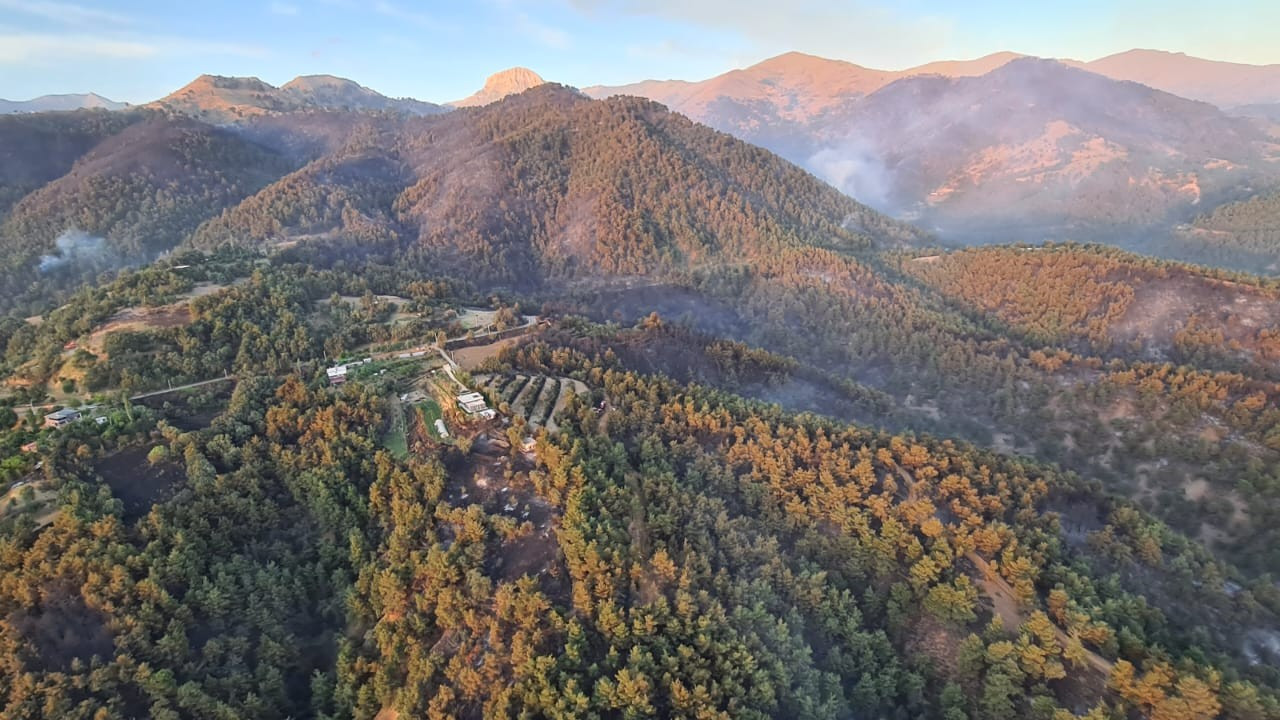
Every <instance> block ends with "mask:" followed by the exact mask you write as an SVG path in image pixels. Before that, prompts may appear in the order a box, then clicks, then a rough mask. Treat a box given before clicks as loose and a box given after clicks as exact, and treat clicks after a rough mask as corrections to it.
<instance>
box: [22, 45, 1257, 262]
mask: <svg viewBox="0 0 1280 720" xmlns="http://www.w3.org/2000/svg"><path fill="white" fill-rule="evenodd" d="M544 83H545V81H544V80H543V78H542V77H540V76H539V75H538V74H537V73H535V72H533V71H532V70H529V69H527V68H511V69H509V70H505V71H502V72H499V73H496V74H494V75H492V76H490V77H489V78H488V79H487V80H486V82H485V84H484V87H483V88H481V89H480V90H479V91H477V92H476V93H474V94H472V95H470V96H468V97H466V98H463V99H461V100H457V101H453V102H450V103H447V104H441V105H438V104H434V103H428V102H423V101H419V100H414V99H408V98H402V99H395V98H389V97H386V96H384V95H381V94H379V93H377V92H375V91H373V90H370V89H369V88H366V87H363V86H361V85H359V84H357V83H355V82H352V81H350V80H346V79H343V78H338V77H333V76H329V75H313V76H304V77H299V78H296V79H294V80H292V81H290V82H288V83H286V84H284V85H282V86H280V87H275V86H273V85H270V84H268V83H266V82H264V81H262V80H259V79H257V78H253V77H243V78H242V77H221V76H213V75H203V76H200V77H199V78H197V79H195V80H194V81H193V82H191V83H190V84H188V85H186V86H185V87H183V88H181V89H179V90H178V91H176V92H174V93H172V94H170V95H168V96H166V97H164V98H161V99H160V100H157V101H154V102H152V103H148V104H146V105H144V106H141V107H142V108H143V109H144V110H147V109H150V110H160V111H162V112H164V113H166V114H168V115H170V116H173V117H188V118H193V119H196V120H200V121H202V122H205V123H210V124H213V125H238V126H240V127H241V133H242V135H246V136H247V134H254V135H255V137H259V138H265V140H266V141H267V142H268V143H270V142H275V141H280V142H284V143H286V144H288V145H289V146H290V148H291V149H289V150H288V152H290V153H293V154H294V155H295V156H299V157H300V156H311V155H312V154H314V153H315V152H318V151H319V149H320V148H321V147H322V146H323V148H324V150H325V151H332V150H334V149H335V148H334V147H332V146H331V144H330V143H331V142H332V138H333V137H335V136H334V135H332V133H328V131H325V132H319V134H317V135H314V136H311V135H306V134H300V133H298V132H295V127H294V126H295V125H296V124H297V121H296V120H294V119H291V118H293V116H294V115H296V114H297V113H300V112H313V111H327V112H330V113H333V112H336V111H357V112H363V111H373V112H391V113H395V114H401V115H408V116H420V115H433V114H438V113H444V112H448V111H449V110H451V109H453V108H467V107H476V106H483V105H487V104H490V103H493V102H495V101H498V100H500V99H502V98H504V97H507V96H509V95H512V94H516V93H520V92H524V91H527V90H529V89H531V88H535V87H538V86H540V85H543V84H544ZM584 92H585V93H586V94H587V95H589V96H591V97H595V98H605V97H609V96H613V95H636V96H641V97H645V98H649V99H652V100H655V101H657V102H659V103H662V104H664V105H666V106H668V107H669V108H670V109H672V110H674V111H676V112H679V113H681V114H683V115H686V116H688V117H690V118H691V119H693V120H696V121H698V122H701V123H704V124H706V125H709V126H711V127H713V128H715V129H718V130H721V131H724V132H727V133H730V134H732V135H734V136H736V137H739V138H741V139H744V140H747V141H749V142H751V143H754V144H757V145H760V146H761V147H764V148H766V149H769V150H772V151H774V152H776V153H778V154H779V155H781V156H783V157H784V158H786V159H788V160H791V161H792V162H795V163H797V164H799V165H801V166H802V167H804V168H806V169H808V170H809V171H811V172H813V173H814V174H815V175H817V176H819V177H820V178H822V179H824V180H826V181H827V182H829V183H831V184H832V185H834V186H836V187H837V188H839V189H840V190H842V191H844V192H846V193H847V194H849V195H850V196H852V197H854V198H856V199H858V200H860V201H863V202H866V203H868V204H870V205H871V206H873V207H875V208H877V209H878V210H881V211H883V212H887V213H890V214H892V215H894V216H896V217H899V218H901V219H905V220H910V221H913V222H917V223H919V224H921V225H922V226H924V227H926V228H927V229H929V230H932V231H934V232H936V233H938V234H939V235H940V236H941V237H942V238H943V239H945V240H949V241H955V242H965V243H967V242H989V241H1006V240H1030V241H1039V240H1043V239H1078V240H1105V241H1109V242H1120V243H1122V244H1124V243H1127V242H1128V241H1130V240H1132V239H1134V238H1142V239H1144V240H1149V239H1150V238H1151V237H1154V236H1159V235H1161V234H1162V233H1167V232H1169V231H1170V230H1171V229H1172V228H1173V227H1175V226H1178V225H1183V224H1185V223H1189V222H1190V221H1192V220H1193V219H1194V218H1195V217H1197V216H1200V215H1203V214H1205V213H1207V212H1210V211H1212V209H1213V208H1215V207H1217V206H1219V205H1222V204H1224V203H1228V202H1234V201H1240V200H1245V199H1248V198H1250V197H1253V196H1254V195H1256V194H1257V193H1258V192H1261V191H1268V190H1271V189H1274V188H1276V187H1280V66H1275V65H1272V66H1252V65H1241V64H1236V63H1222V62H1215V61H1209V60H1201V59H1198V58H1191V57H1188V56H1186V55H1182V54H1175V53H1165V52H1158V51H1151V50H1133V51H1129V52H1125V53H1120V54H1117V55H1112V56H1109V57H1105V58H1101V59H1099V60H1095V61H1092V62H1087V63H1082V62H1078V61H1073V60H1063V61H1055V60H1042V59H1038V58H1032V57H1027V56H1023V55H1019V54H1017V53H1012V52H1003V53H996V54H992V55H988V56H986V57H982V58H978V59H976V60H968V61H947V62H936V63H930V64H927V65H922V66H919V67H915V68H909V69H907V70H900V71H887V70H876V69H872V68H865V67H861V66H859V65H855V64H853V63H848V62H843V61H838V60H828V59H824V58H820V57H815V56H812V55H805V54H802V53H787V54H784V55H781V56H778V57H775V58H772V59H769V60H766V61H764V62H761V63H758V64H756V65H753V66H751V67H748V68H744V69H741V70H733V71H730V72H727V73H724V74H722V75H719V76H716V77H713V78H710V79H707V80H702V81H696V82H695V81H686V80H647V81H644V82H639V83H634V84H631V85H624V86H615V87H604V86H595V87H588V88H586V89H585V91H584ZM75 98H79V99H75ZM40 103H44V104H43V105H41V104H40ZM107 103H110V101H106V100H104V99H102V98H98V96H94V95H88V96H66V99H63V100H61V104H60V105H59V104H58V103H57V102H55V101H54V99H52V98H42V99H40V100H38V101H30V103H26V104H24V106H29V107H32V108H35V107H49V108H52V107H54V106H56V107H59V108H71V107H76V106H94V105H96V106H102V107H109V105H107ZM250 121H253V122H250ZM352 122H355V121H354V120H351V119H337V118H330V119H329V120H326V121H324V123H320V124H321V125H323V124H325V123H328V124H329V125H333V126H334V127H339V126H340V127H343V128H346V129H349V126H350V124H351V123H352ZM335 124H336V125H335ZM22 187H26V186H25V185H23V186H22ZM20 191H21V190H20V189H19V188H18V187H17V186H14V187H11V188H8V189H7V191H6V192H7V196H6V197H0V201H2V202H0V205H3V204H5V203H13V202H16V200H17V198H18V197H19V194H18V193H19V192H20ZM4 194H5V193H0V195H4ZM1148 249H1149V247H1148Z"/></svg>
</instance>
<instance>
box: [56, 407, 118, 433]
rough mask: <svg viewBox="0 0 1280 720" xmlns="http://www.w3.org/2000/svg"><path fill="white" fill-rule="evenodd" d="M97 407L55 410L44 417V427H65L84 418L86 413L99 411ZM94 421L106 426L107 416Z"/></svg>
mask: <svg viewBox="0 0 1280 720" xmlns="http://www.w3.org/2000/svg"><path fill="white" fill-rule="evenodd" d="M97 407H98V406H97V405H88V406H85V407H82V408H78V409H77V408H62V409H61V410H54V411H53V412H51V413H49V414H48V415H45V416H44V426H45V427H47V428H60V427H65V426H67V425H70V424H71V423H73V422H76V421H77V420H79V419H81V418H83V417H84V416H85V414H86V413H89V412H90V411H92V410H95V409H97ZM93 421H94V422H95V423H97V424H99V425H105V424H107V416H106V415H98V416H97V417H95V418H93Z"/></svg>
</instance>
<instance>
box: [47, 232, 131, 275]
mask: <svg viewBox="0 0 1280 720" xmlns="http://www.w3.org/2000/svg"><path fill="white" fill-rule="evenodd" d="M54 245H55V249H54V251H53V252H52V253H50V254H48V255H41V256H40V273H41V274H44V273H49V272H53V271H55V270H60V269H62V268H69V269H75V270H84V269H98V268H103V267H107V266H110V265H113V264H114V253H113V252H112V251H111V249H110V248H108V247H107V241H106V240H105V239H103V238H100V237H97V236H96V235H90V234H89V233H87V232H84V231H83V230H76V229H71V230H67V231H65V232H63V233H62V234H61V235H59V236H58V239H57V240H54Z"/></svg>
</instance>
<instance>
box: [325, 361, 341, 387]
mask: <svg viewBox="0 0 1280 720" xmlns="http://www.w3.org/2000/svg"><path fill="white" fill-rule="evenodd" d="M324 372H325V374H326V375H328V376H329V384H330V385H341V384H342V383H344V382H346V381H347V366H346V365H335V366H333V367H331V368H329V369H328V370H325V371H324Z"/></svg>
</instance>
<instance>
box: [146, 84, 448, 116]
mask: <svg viewBox="0 0 1280 720" xmlns="http://www.w3.org/2000/svg"><path fill="white" fill-rule="evenodd" d="M145 107H152V108H157V109H162V110H165V111H168V112H171V113H177V114H180V115H187V116H189V117H194V118H197V119H200V120H204V121H206V122H212V123H228V122H236V121H239V120H244V119H246V118H249V117H254V116H257V115H267V114H271V113H280V112H291V111H297V110H391V111H396V112H402V113H407V114H410V115H431V114H434V113H439V112H444V111H445V110H447V108H444V107H441V106H440V105H435V104H433V103H428V102H422V101H421V100H412V99H409V98H389V97H386V96H385V95H381V94H379V93H376V92H374V91H373V90H370V89H369V88H367V87H364V86H363V85H360V84H358V83H355V82H353V81H351V80H347V79H344V78H340V77H334V76H332V75H304V76H302V77H298V78H294V79H293V80H290V81H289V82H287V83H285V84H284V85H282V86H280V87H274V86H272V85H270V84H268V83H265V82H263V81H261V80H259V79H258V78H254V77H249V78H241V77H222V76H219V75H201V76H200V77H198V78H196V79H195V80H193V81H192V82H191V83H189V84H188V85H186V86H185V87H183V88H182V89H180V90H178V91H177V92H174V93H172V94H169V95H166V96H165V97H163V98H161V99H159V100H156V101H155V102H153V103H149V104H148V105H146V106H145Z"/></svg>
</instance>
